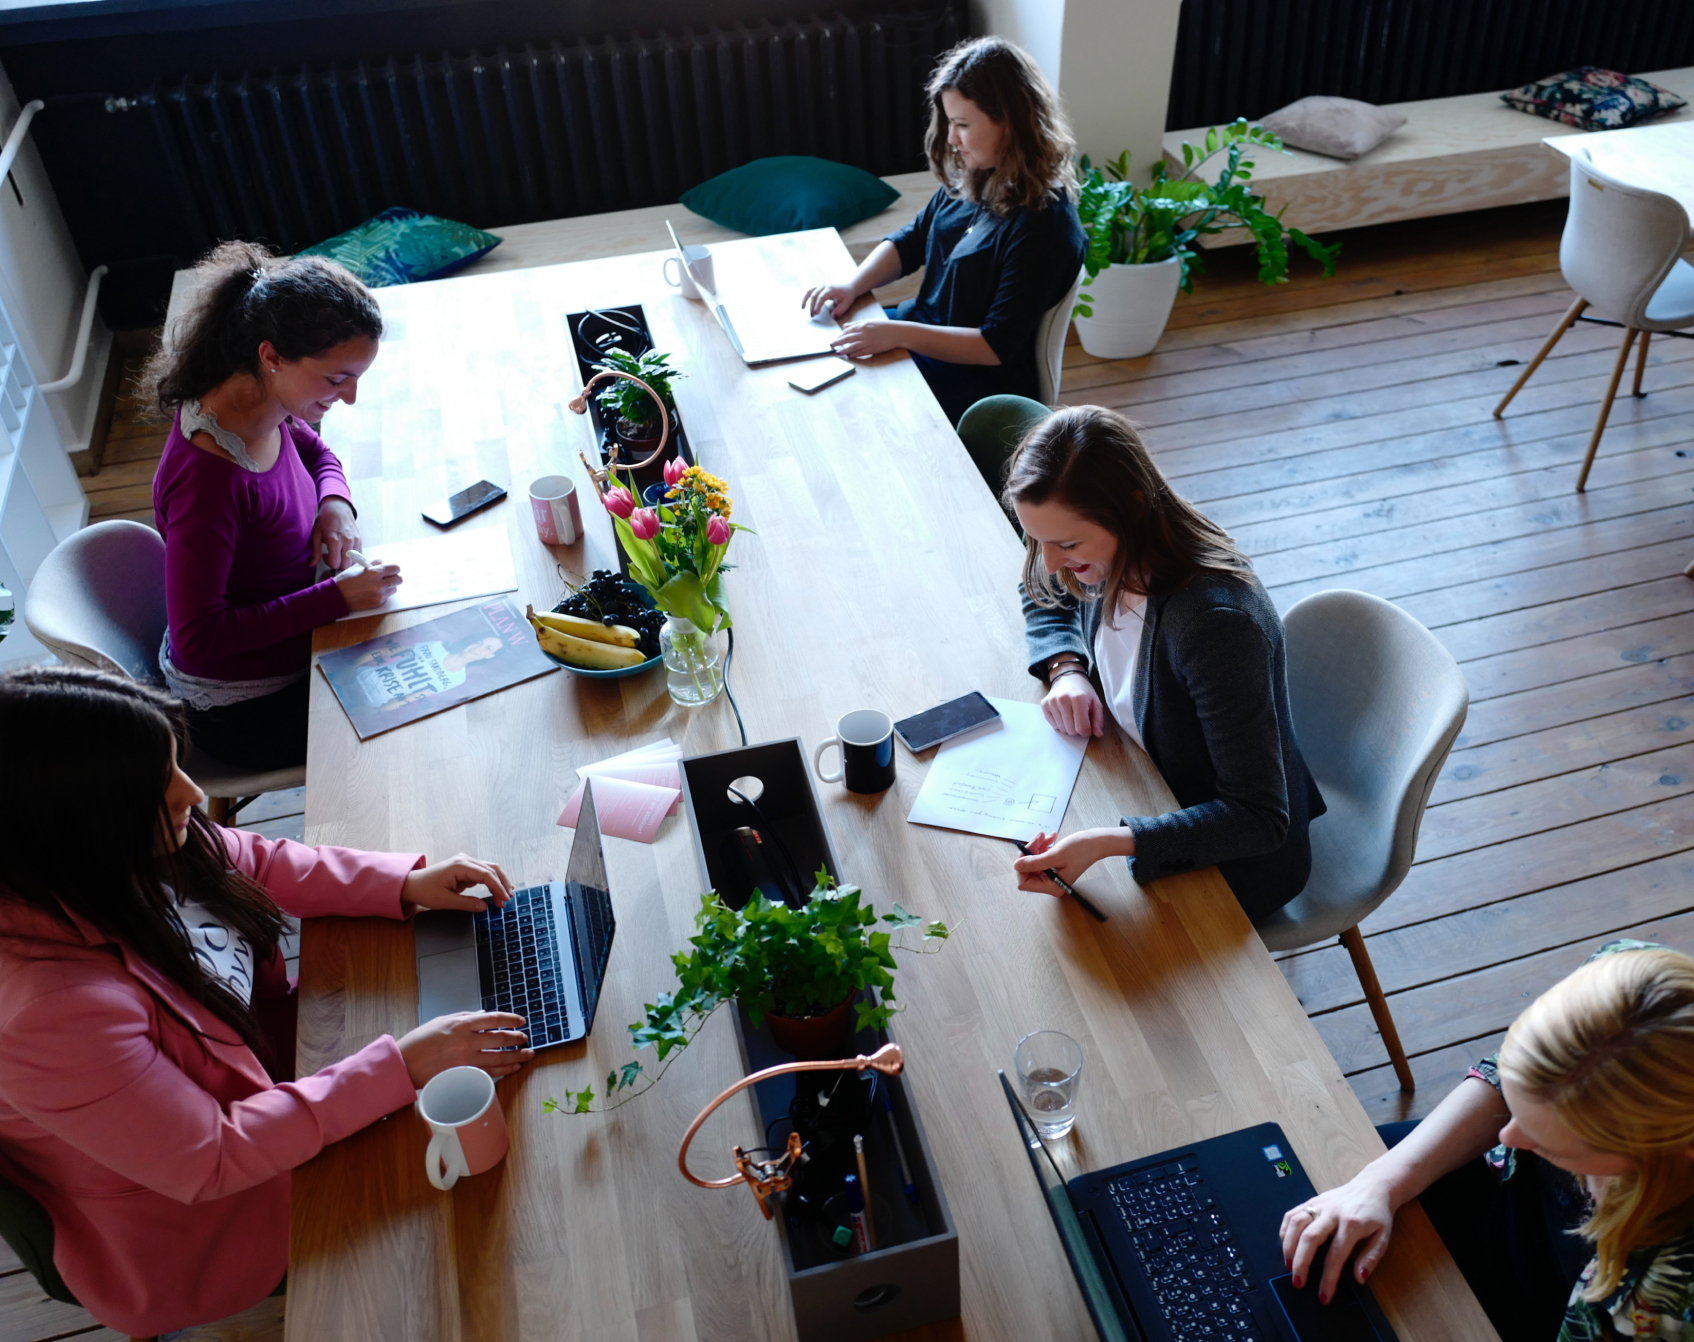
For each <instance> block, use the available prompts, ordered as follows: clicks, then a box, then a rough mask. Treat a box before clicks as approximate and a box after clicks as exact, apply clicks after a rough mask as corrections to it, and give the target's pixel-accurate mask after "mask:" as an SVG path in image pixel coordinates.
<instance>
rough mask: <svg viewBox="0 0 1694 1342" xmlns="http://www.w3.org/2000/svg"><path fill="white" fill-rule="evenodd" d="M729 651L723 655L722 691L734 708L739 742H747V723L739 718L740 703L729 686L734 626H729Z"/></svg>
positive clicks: (733, 656)
mask: <svg viewBox="0 0 1694 1342" xmlns="http://www.w3.org/2000/svg"><path fill="white" fill-rule="evenodd" d="M728 632H729V651H728V652H726V653H725V654H724V657H723V692H724V693H725V694H726V695H728V696H729V706H730V707H731V708H733V709H734V710H735V725H736V726H737V727H739V728H740V729H741V744H742V745H746V744H747V724H746V723H745V722H743V721H742V720H741V705H740V704H738V703H736V702H735V691H734V690H732V689H730V688H729V664H730V663H731V662H732V661H734V660H735V626H734V625H731V626H730V627H729V631H728Z"/></svg>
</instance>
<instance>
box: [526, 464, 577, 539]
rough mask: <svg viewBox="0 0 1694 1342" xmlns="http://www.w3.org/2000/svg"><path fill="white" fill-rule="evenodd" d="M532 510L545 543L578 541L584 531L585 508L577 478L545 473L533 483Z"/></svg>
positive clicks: (530, 508) (530, 498)
mask: <svg viewBox="0 0 1694 1342" xmlns="http://www.w3.org/2000/svg"><path fill="white" fill-rule="evenodd" d="M529 510H530V512H532V513H533V514H535V530H536V533H537V534H538V535H539V536H540V537H541V543H542V544H543V545H575V544H576V540H577V537H578V536H580V535H582V509H581V506H580V505H579V504H578V503H577V501H576V481H575V480H573V479H571V478H570V476H568V475H544V476H542V477H541V478H540V479H539V480H537V481H536V482H535V483H534V484H532V485H531V486H530V487H529Z"/></svg>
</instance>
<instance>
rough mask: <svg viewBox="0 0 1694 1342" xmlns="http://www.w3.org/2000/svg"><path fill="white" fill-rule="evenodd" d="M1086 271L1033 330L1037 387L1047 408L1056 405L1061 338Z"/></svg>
mask: <svg viewBox="0 0 1694 1342" xmlns="http://www.w3.org/2000/svg"><path fill="white" fill-rule="evenodd" d="M1087 274H1088V272H1087V271H1086V270H1079V271H1077V272H1076V280H1075V281H1074V282H1073V283H1072V284H1071V287H1070V292H1069V293H1067V294H1066V295H1065V296H1064V298H1063V300H1061V301H1060V302H1058V303H1055V304H1054V305H1053V306H1052V307H1050V308H1048V309H1047V311H1046V312H1045V313H1044V314H1042V317H1041V323H1040V325H1038V326H1037V327H1036V328H1035V372H1036V377H1037V378H1038V379H1039V385H1040V388H1041V400H1042V403H1043V404H1044V405H1046V406H1047V408H1048V409H1052V408H1053V407H1054V406H1056V405H1058V403H1059V383H1060V382H1061V381H1062V380H1063V378H1064V375H1065V335H1066V333H1067V332H1068V331H1069V330H1070V329H1071V311H1072V309H1074V308H1075V307H1076V296H1077V294H1079V293H1081V292H1082V280H1083V276H1085V275H1087Z"/></svg>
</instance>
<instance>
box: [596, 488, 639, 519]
mask: <svg viewBox="0 0 1694 1342" xmlns="http://www.w3.org/2000/svg"><path fill="white" fill-rule="evenodd" d="M602 501H603V502H604V503H605V505H606V511H607V512H609V513H611V514H613V515H614V516H616V517H628V516H629V515H630V514H631V513H633V512H634V511H635V495H633V494H631V493H630V492H629V491H628V490H627V489H625V488H624V487H623V486H622V485H613V486H612V487H611V488H610V489H608V490H607V491H606V497H605V498H604V500H602Z"/></svg>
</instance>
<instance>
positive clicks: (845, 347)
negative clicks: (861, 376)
mask: <svg viewBox="0 0 1694 1342" xmlns="http://www.w3.org/2000/svg"><path fill="white" fill-rule="evenodd" d="M830 348H831V349H833V350H834V351H835V352H836V353H837V354H840V355H843V356H845V357H846V358H849V359H868V358H870V356H871V355H873V354H885V353H887V352H888V351H889V350H891V349H904V348H905V346H904V344H903V343H902V342H901V338H900V327H899V324H898V323H896V322H886V321H885V322H869V321H860V322H848V323H847V325H845V326H843V327H842V328H841V334H840V335H838V336H837V337H836V338H835V340H834V342H833V343H832V344H831V345H830Z"/></svg>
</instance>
